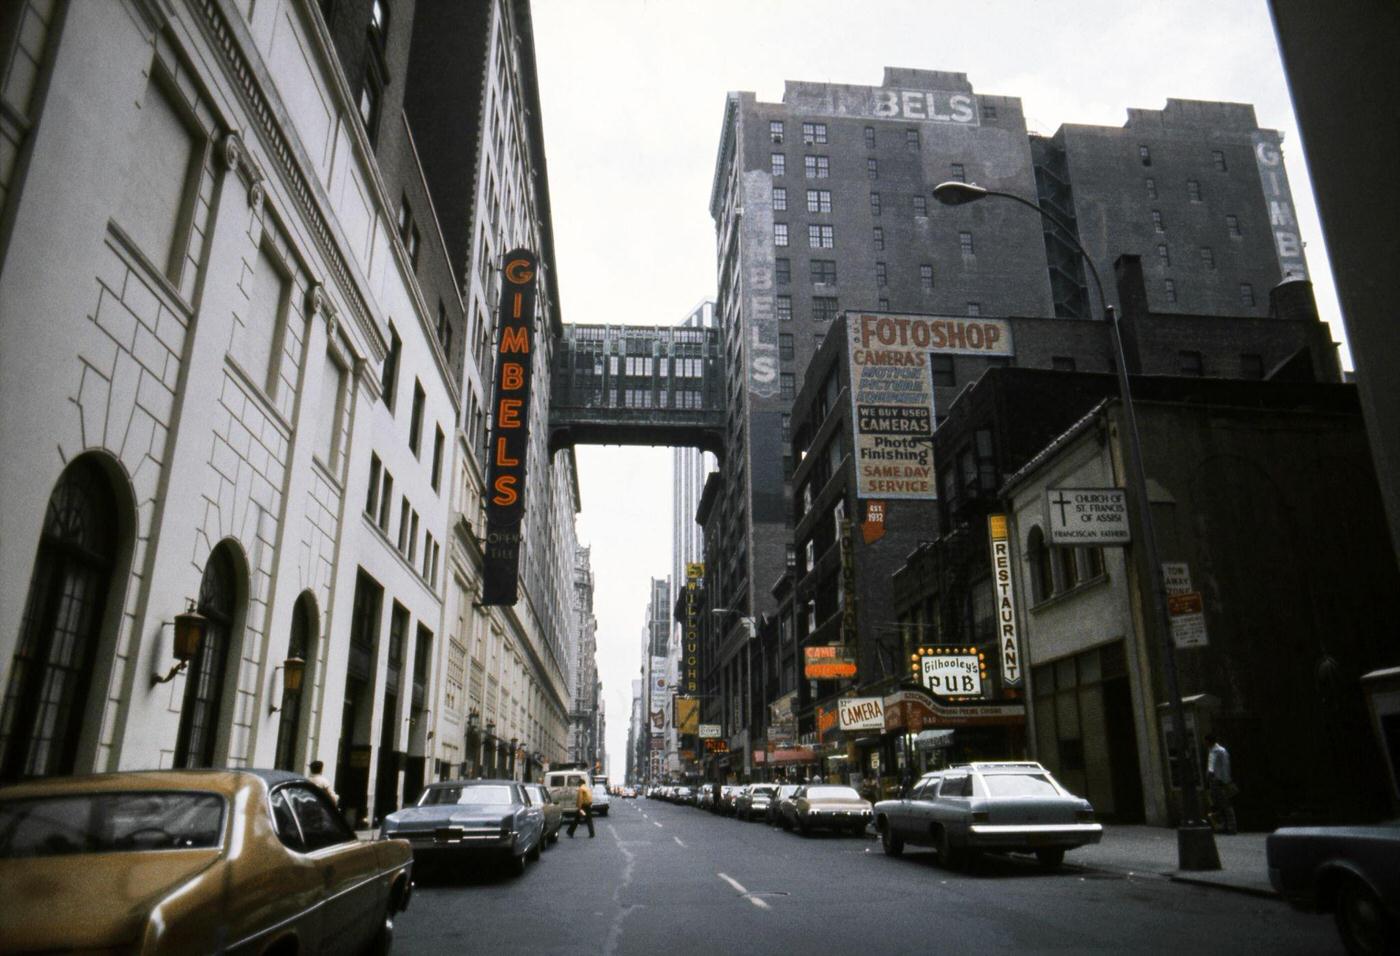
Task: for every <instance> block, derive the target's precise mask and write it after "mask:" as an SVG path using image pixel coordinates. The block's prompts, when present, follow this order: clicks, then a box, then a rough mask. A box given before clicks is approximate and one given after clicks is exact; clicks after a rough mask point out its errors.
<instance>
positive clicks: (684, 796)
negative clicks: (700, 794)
mask: <svg viewBox="0 0 1400 956" xmlns="http://www.w3.org/2000/svg"><path fill="white" fill-rule="evenodd" d="M671 799H672V800H673V801H674V802H675V803H684V804H686V805H688V806H692V807H693V806H695V800H696V796H695V791H694V790H693V789H692V788H690V787H676V789H675V791H674V796H673V797H672V798H671Z"/></svg>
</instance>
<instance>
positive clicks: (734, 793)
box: [715, 784, 743, 817]
mask: <svg viewBox="0 0 1400 956" xmlns="http://www.w3.org/2000/svg"><path fill="white" fill-rule="evenodd" d="M742 789H743V787H741V786H739V785H737V784H734V785H730V784H726V785H725V786H723V787H720V789H719V796H718V797H716V798H715V812H716V813H718V814H720V815H721V816H726V817H732V816H734V801H735V800H736V799H737V798H738V796H739V791H740V790H742Z"/></svg>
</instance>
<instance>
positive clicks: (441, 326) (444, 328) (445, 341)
mask: <svg viewBox="0 0 1400 956" xmlns="http://www.w3.org/2000/svg"><path fill="white" fill-rule="evenodd" d="M437 337H438V341H439V342H441V343H442V351H443V352H444V353H445V354H446V355H447V359H448V361H449V362H450V361H451V360H452V323H451V322H449V321H448V319H447V303H445V302H443V301H442V300H441V299H438V318H437Z"/></svg>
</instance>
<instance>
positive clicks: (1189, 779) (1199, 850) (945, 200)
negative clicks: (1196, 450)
mask: <svg viewBox="0 0 1400 956" xmlns="http://www.w3.org/2000/svg"><path fill="white" fill-rule="evenodd" d="M988 196H997V197H1000V198H1002V199H1010V200H1011V201H1012V202H1016V203H1020V204H1021V205H1022V206H1026V207H1028V208H1030V209H1033V210H1035V211H1036V212H1037V213H1038V214H1040V215H1041V216H1042V217H1044V218H1045V219H1046V220H1047V221H1049V222H1050V223H1051V224H1052V225H1054V226H1057V227H1058V228H1059V229H1060V230H1061V231H1062V232H1063V233H1064V238H1065V239H1066V240H1067V241H1068V242H1069V243H1070V244H1071V245H1073V246H1074V248H1075V251H1076V252H1078V253H1079V257H1080V258H1081V259H1083V260H1084V264H1085V265H1087V266H1088V267H1089V274H1090V275H1091V276H1092V277H1093V279H1094V288H1095V290H1096V291H1097V292H1098V294H1099V304H1100V306H1102V308H1103V312H1104V321H1105V322H1107V323H1108V327H1109V329H1110V331H1111V332H1112V336H1113V355H1114V359H1115V362H1116V364H1117V366H1118V397H1119V400H1120V401H1121V402H1122V404H1123V424H1124V429H1125V431H1127V433H1128V435H1127V437H1128V442H1127V444H1128V483H1129V485H1130V486H1131V487H1132V494H1133V499H1134V501H1135V502H1136V510H1137V517H1138V526H1139V527H1140V528H1141V529H1142V549H1143V551H1144V552H1145V553H1146V555H1147V562H1148V577H1149V579H1150V581H1151V582H1152V587H1151V591H1152V609H1153V615H1154V618H1153V619H1154V620H1155V621H1156V622H1157V629H1158V632H1159V634H1160V636H1161V641H1162V670H1163V677H1165V678H1166V683H1167V696H1168V697H1169V698H1171V700H1170V703H1171V709H1172V721H1173V723H1175V724H1176V732H1177V740H1178V742H1179V753H1180V760H1181V799H1182V815H1183V816H1184V818H1185V819H1184V820H1183V821H1182V823H1181V825H1180V826H1178V827H1177V831H1176V834H1177V836H1176V852H1177V866H1178V867H1179V868H1180V869H1183V870H1218V869H1220V855H1219V853H1218V852H1217V851H1216V848H1215V835H1214V833H1213V832H1212V831H1211V828H1210V826H1209V825H1208V824H1206V823H1205V822H1204V821H1202V820H1201V811H1200V802H1199V793H1198V791H1197V789H1196V768H1195V767H1194V766H1193V765H1191V764H1189V763H1188V758H1189V750H1188V748H1187V746H1186V707H1185V705H1184V704H1183V703H1182V702H1181V688H1180V686H1179V685H1178V684H1177V679H1176V648H1175V647H1174V646H1173V645H1172V641H1171V625H1170V621H1169V618H1168V617H1167V602H1166V598H1165V590H1164V587H1163V581H1162V569H1161V565H1160V564H1159V563H1158V560H1157V535H1156V532H1155V530H1154V528H1153V524H1152V506H1151V504H1150V503H1149V502H1148V500H1147V476H1146V474H1145V473H1144V471H1143V467H1142V445H1141V443H1140V440H1139V438H1138V427H1137V414H1136V412H1135V411H1134V410H1133V395H1132V389H1131V388H1130V386H1129V383H1128V363H1127V361H1126V358H1125V355H1124V353H1123V336H1122V334H1121V332H1120V331H1119V329H1118V314H1117V312H1116V311H1115V310H1114V308H1113V306H1112V305H1110V304H1109V302H1108V299H1107V298H1105V297H1104V294H1103V281H1102V280H1101V279H1100V278H1099V270H1098V268H1097V267H1095V265H1094V260H1093V258H1092V257H1091V256H1090V255H1089V253H1088V252H1086V251H1085V250H1084V247H1083V246H1082V245H1080V243H1079V239H1078V238H1077V237H1076V236H1075V234H1074V230H1073V229H1071V228H1070V227H1069V226H1068V225H1067V224H1066V223H1065V222H1064V221H1062V220H1061V219H1060V218H1059V217H1058V216H1055V215H1053V214H1051V213H1050V212H1048V211H1046V210H1045V209H1044V208H1043V207H1041V206H1040V205H1039V204H1038V203H1034V202H1031V201H1030V200H1029V199H1024V198H1022V197H1020V196H1017V195H1016V194H1014V193H1007V192H1001V191H999V190H996V189H987V188H986V187H984V186H978V185H977V184H976V183H961V182H946V183H939V184H938V185H937V186H935V187H933V198H934V199H937V200H938V201H939V202H940V203H942V204H943V205H945V206H961V205H964V204H966V203H970V202H976V201H977V200H979V199H985V198H986V197H988Z"/></svg>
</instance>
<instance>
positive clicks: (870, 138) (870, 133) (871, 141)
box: [865, 126, 875, 149]
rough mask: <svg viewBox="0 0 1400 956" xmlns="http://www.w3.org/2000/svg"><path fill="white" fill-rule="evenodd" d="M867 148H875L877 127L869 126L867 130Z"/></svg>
mask: <svg viewBox="0 0 1400 956" xmlns="http://www.w3.org/2000/svg"><path fill="white" fill-rule="evenodd" d="M865 148H866V149H874V148H875V127H873V126H867V127H866V128H865Z"/></svg>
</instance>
